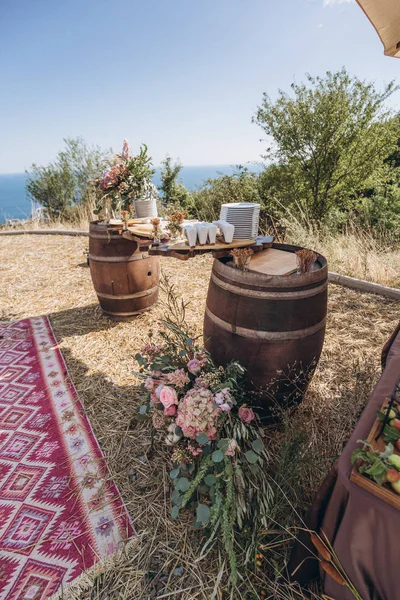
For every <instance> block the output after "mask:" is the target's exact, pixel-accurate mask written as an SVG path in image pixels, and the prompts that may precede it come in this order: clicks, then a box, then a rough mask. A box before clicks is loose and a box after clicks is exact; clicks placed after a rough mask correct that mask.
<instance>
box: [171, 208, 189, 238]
mask: <svg viewBox="0 0 400 600" xmlns="http://www.w3.org/2000/svg"><path fill="white" fill-rule="evenodd" d="M186 217H187V212H186V211H185V210H175V211H174V212H172V213H170V214H169V215H168V229H169V232H170V234H171V237H174V238H178V237H180V236H181V235H183V231H182V223H183V221H184V220H185V218H186Z"/></svg>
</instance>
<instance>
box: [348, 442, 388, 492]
mask: <svg viewBox="0 0 400 600" xmlns="http://www.w3.org/2000/svg"><path fill="white" fill-rule="evenodd" d="M359 441H361V440H359ZM363 444H364V446H365V448H362V449H360V448H357V449H356V450H354V452H353V454H352V455H351V462H352V463H353V464H355V463H356V462H357V461H360V463H361V464H360V466H359V467H358V470H359V472H360V473H361V474H362V475H366V476H367V477H369V478H370V479H373V480H374V481H375V483H377V484H378V485H382V484H383V482H384V480H385V475H386V471H387V469H393V468H394V467H393V465H392V464H391V463H390V461H388V459H389V457H390V456H391V455H392V454H393V450H394V448H393V445H392V444H388V445H387V446H386V447H385V450H384V452H380V451H379V450H374V449H373V447H372V446H371V444H370V443H369V442H368V441H364V442H363Z"/></svg>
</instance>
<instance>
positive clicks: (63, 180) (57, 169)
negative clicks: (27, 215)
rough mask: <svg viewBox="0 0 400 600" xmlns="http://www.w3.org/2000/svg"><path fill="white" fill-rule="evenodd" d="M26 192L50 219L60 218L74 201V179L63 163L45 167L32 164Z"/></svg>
mask: <svg viewBox="0 0 400 600" xmlns="http://www.w3.org/2000/svg"><path fill="white" fill-rule="evenodd" d="M26 191H27V194H28V196H29V198H31V199H32V200H34V201H35V202H38V203H39V204H41V205H42V206H43V207H44V208H45V209H46V211H47V214H48V215H49V216H50V217H54V216H62V215H63V213H65V211H66V210H67V209H68V208H69V207H71V206H72V205H73V203H74V200H75V179H74V176H73V174H72V172H71V171H70V169H69V166H68V165H67V164H65V162H64V161H58V162H57V163H50V164H49V165H47V167H42V166H40V165H36V164H33V165H32V166H31V172H30V174H29V177H28V178H27V180H26Z"/></svg>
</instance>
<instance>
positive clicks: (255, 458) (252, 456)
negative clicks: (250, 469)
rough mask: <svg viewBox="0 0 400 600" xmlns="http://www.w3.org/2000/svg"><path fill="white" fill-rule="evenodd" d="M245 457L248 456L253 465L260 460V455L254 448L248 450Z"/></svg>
mask: <svg viewBox="0 0 400 600" xmlns="http://www.w3.org/2000/svg"><path fill="white" fill-rule="evenodd" d="M245 457H246V458H247V460H248V462H249V463H250V464H252V465H254V464H255V463H256V462H257V461H258V456H257V454H256V453H255V452H253V450H247V452H245Z"/></svg>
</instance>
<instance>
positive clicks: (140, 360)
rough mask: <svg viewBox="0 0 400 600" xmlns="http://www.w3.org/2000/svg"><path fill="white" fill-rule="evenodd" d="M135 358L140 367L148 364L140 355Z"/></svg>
mask: <svg viewBox="0 0 400 600" xmlns="http://www.w3.org/2000/svg"><path fill="white" fill-rule="evenodd" d="M135 358H136V361H137V362H138V363H139V365H140V366H142V365H144V363H145V362H146V359H145V358H144V357H143V356H142V355H141V354H139V353H137V354H135Z"/></svg>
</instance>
